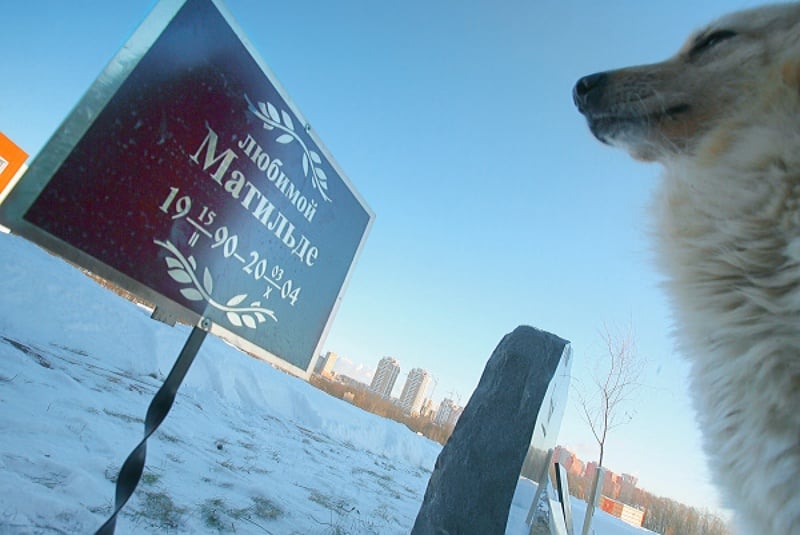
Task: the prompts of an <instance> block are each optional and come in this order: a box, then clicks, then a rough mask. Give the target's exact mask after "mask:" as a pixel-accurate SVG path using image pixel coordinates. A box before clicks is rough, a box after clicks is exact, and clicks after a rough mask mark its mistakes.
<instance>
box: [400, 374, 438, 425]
mask: <svg viewBox="0 0 800 535" xmlns="http://www.w3.org/2000/svg"><path fill="white" fill-rule="evenodd" d="M430 380H431V375H430V374H429V373H428V372H427V371H426V370H423V369H422V368H414V369H412V370H411V371H410V372H408V378H407V379H406V384H405V385H404V386H403V393H402V394H400V401H399V402H398V403H399V405H400V407H401V408H402V409H403V411H404V412H405V413H406V414H414V413H419V411H420V408H422V402H423V401H424V400H425V391H426V390H427V389H428V383H430Z"/></svg>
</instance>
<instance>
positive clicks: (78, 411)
mask: <svg viewBox="0 0 800 535" xmlns="http://www.w3.org/2000/svg"><path fill="white" fill-rule="evenodd" d="M0 259H2V268H0V310H2V312H0V433H1V434H2V440H0V470H2V477H1V478H0V533H4V534H5V533H15V534H16V533H36V534H73V533H92V532H94V531H95V530H96V529H97V528H98V527H99V526H100V525H101V524H102V523H103V522H104V520H105V518H106V517H107V515H108V514H109V513H110V511H111V508H112V503H113V495H114V479H115V478H116V475H117V472H118V470H119V467H120V465H121V463H122V461H123V460H124V459H125V457H126V456H127V455H128V453H129V452H130V451H131V449H132V448H133V447H134V446H135V445H136V444H137V443H138V441H139V440H140V439H141V436H142V433H143V419H144V414H145V412H146V410H147V405H148V404H149V402H150V400H151V398H152V396H153V395H154V394H155V392H156V390H157V389H158V388H159V386H160V385H161V383H162V381H163V379H164V377H165V376H166V374H167V373H168V371H169V369H170V368H171V366H172V364H173V362H174V361H175V359H176V358H177V356H178V353H179V352H180V350H181V347H182V346H183V343H184V342H185V341H186V338H187V337H188V335H189V329H188V328H186V327H180V326H178V327H174V328H171V327H168V326H166V325H163V324H160V323H158V322H155V321H153V320H151V319H150V318H149V312H148V311H146V310H144V309H142V308H140V307H138V306H137V305H135V304H132V303H130V302H128V301H126V300H124V299H122V298H120V297H118V296H117V295H115V294H113V293H111V292H109V291H108V290H105V289H103V288H102V287H100V286H99V285H97V284H95V283H94V282H93V281H91V280H90V279H89V278H87V277H86V276H84V275H83V274H81V273H80V272H78V271H77V270H76V269H74V268H72V267H71V266H69V265H67V264H66V263H64V262H63V261H61V260H59V259H57V258H55V257H52V256H50V255H49V254H47V253H45V252H43V251H42V250H41V249H39V248H37V247H35V246H33V245H31V244H29V243H28V242H26V241H24V240H22V239H20V238H16V237H13V236H9V235H5V234H2V233H0ZM440 450H441V447H440V446H439V445H438V444H436V443H434V442H432V441H430V440H428V439H426V438H424V437H421V436H418V435H416V434H415V433H412V432H411V431H409V430H408V429H407V428H406V427H404V426H402V425H400V424H398V423H395V422H393V421H390V420H386V419H383V418H379V417H377V416H374V415H371V414H368V413H365V412H363V411H361V410H360V409H358V408H356V407H354V406H352V405H350V404H348V403H346V402H343V401H340V400H338V399H335V398H332V397H330V396H328V395H327V394H325V393H323V392H320V391H318V390H316V389H315V388H313V387H312V386H310V385H309V384H307V383H306V382H304V381H301V380H299V379H296V378H294V377H291V376H288V375H286V374H284V373H282V372H280V371H277V370H275V369H273V368H272V367H271V366H269V365H267V364H265V363H263V362H260V361H257V360H255V359H252V358H250V357H247V356H245V355H244V354H242V353H240V352H238V351H236V350H235V349H233V348H231V347H229V346H228V345H226V344H225V343H224V342H222V341H220V340H219V339H217V338H215V337H213V336H209V337H207V338H206V340H205V342H204V344H203V346H202V348H201V349H200V352H199V354H198V356H197V358H196V360H195V362H194V364H193V366H192V369H191V370H190V371H189V373H188V375H187V377H186V379H185V381H184V384H183V386H182V387H181V389H180V391H179V393H178V396H177V398H176V401H175V405H174V406H173V408H172V410H171V412H170V414H169V415H168V417H167V419H166V420H165V421H164V423H163V424H162V425H161V427H160V428H159V430H158V431H157V432H156V434H155V435H154V436H153V437H152V438H151V439H150V440H149V441H148V447H147V464H146V466H145V471H144V475H143V477H142V480H141V482H140V483H139V486H138V488H137V490H136V493H135V494H134V496H133V497H132V498H131V500H130V502H129V503H128V505H127V506H126V507H125V509H123V512H122V514H121V516H120V517H119V519H118V521H117V533H120V534H125V533H254V534H258V533H271V534H328V533H331V534H343V533H351V534H361V533H364V534H368V533H375V534H380V535H383V534H394V533H397V534H400V533H408V532H409V531H410V528H411V526H412V525H413V522H414V518H415V517H416V513H417V510H418V509H419V505H420V503H421V501H422V496H423V494H424V491H425V487H426V485H427V482H428V477H429V476H430V471H431V469H432V467H433V464H434V461H435V460H436V456H437V455H438V453H439V451H440ZM533 490H534V487H533V485H532V484H531V483H530V482H527V481H525V480H522V481H521V482H520V485H519V486H518V491H517V495H516V496H515V501H514V505H513V506H512V511H511V518H510V520H509V526H508V530H507V533H508V534H513V535H522V534H523V533H527V529H526V528H525V525H524V518H525V514H526V513H527V507H528V504H529V503H530V500H531V497H532V495H533ZM572 507H573V511H574V514H575V524H576V527H577V528H578V530H579V528H580V524H581V521H582V518H583V510H584V509H583V503H582V502H578V501H576V500H573V503H572ZM578 532H579V531H578ZM595 533H596V534H597V535H628V534H639V535H641V534H642V533H645V531H644V530H640V529H635V528H631V527H629V526H626V525H625V524H623V523H621V522H620V521H619V520H617V519H614V518H612V517H610V516H608V515H606V514H604V513H602V512H601V513H598V515H597V517H596V522H595Z"/></svg>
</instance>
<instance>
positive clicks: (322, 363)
mask: <svg viewBox="0 0 800 535" xmlns="http://www.w3.org/2000/svg"><path fill="white" fill-rule="evenodd" d="M337 358H339V356H338V355H337V354H336V353H334V352H333V351H328V352H327V353H326V354H325V355H320V357H319V358H318V359H317V362H316V364H315V365H314V373H318V374H320V375H324V376H326V377H332V376H333V365H334V364H336V359H337Z"/></svg>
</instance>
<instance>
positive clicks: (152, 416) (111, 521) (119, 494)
mask: <svg viewBox="0 0 800 535" xmlns="http://www.w3.org/2000/svg"><path fill="white" fill-rule="evenodd" d="M207 326H208V323H207V320H203V322H202V323H201V325H200V326H196V327H195V328H194V329H192V333H191V334H190V335H189V339H188V340H187V341H186V344H185V345H184V346H183V349H182V350H181V354H180V355H179V356H178V360H176V361H175V364H174V365H173V366H172V369H171V370H170V372H169V375H167V378H166V380H165V381H164V384H163V385H161V388H159V389H158V392H156V395H155V396H154V397H153V400H152V401H151V402H150V406H149V407H148V408H147V416H146V417H145V421H144V438H142V441H141V442H139V444H138V445H137V446H136V448H134V450H133V451H132V452H131V453H130V455H128V458H127V459H125V462H124V463H123V464H122V468H120V470H119V475H118V476H117V488H116V493H115V495H114V512H113V513H111V516H109V517H108V520H106V522H105V523H104V524H103V525H102V526H101V527H100V529H98V530H97V532H95V535H113V533H114V528H115V526H116V523H117V514H118V513H119V512H120V511H121V510H122V508H123V507H124V506H125V504H126V503H127V502H128V499H129V498H130V497H131V495H133V491H134V490H135V489H136V485H138V484H139V479H140V478H141V477H142V471H143V470H144V462H145V456H146V455H147V439H148V438H150V435H152V434H153V433H154V432H155V430H156V429H158V426H159V425H161V422H163V421H164V418H166V417H167V413H169V410H170V409H171V408H172V403H173V402H174V401H175V394H177V392H178V388H179V387H180V386H181V383H182V382H183V378H184V377H185V376H186V372H187V371H189V367H190V366H191V365H192V362H193V361H194V357H195V355H197V351H198V350H199V349H200V345H201V344H202V343H203V340H205V338H206V334H207V332H206V331H205V330H204V329H203V327H207Z"/></svg>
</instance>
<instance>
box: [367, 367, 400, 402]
mask: <svg viewBox="0 0 800 535" xmlns="http://www.w3.org/2000/svg"><path fill="white" fill-rule="evenodd" d="M398 375H400V363H399V362H397V361H396V360H395V359H393V358H392V357H383V358H382V359H381V360H380V361H379V362H378V369H377V370H375V375H373V376H372V382H371V383H370V385H369V389H370V390H372V391H373V392H375V393H376V394H380V395H381V396H382V397H384V398H386V399H389V398H390V397H391V395H392V389H393V388H394V383H395V382H396V381H397V376H398Z"/></svg>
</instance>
